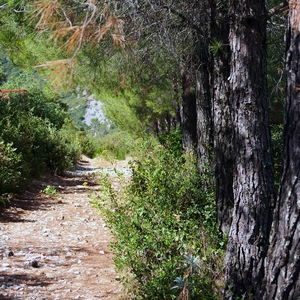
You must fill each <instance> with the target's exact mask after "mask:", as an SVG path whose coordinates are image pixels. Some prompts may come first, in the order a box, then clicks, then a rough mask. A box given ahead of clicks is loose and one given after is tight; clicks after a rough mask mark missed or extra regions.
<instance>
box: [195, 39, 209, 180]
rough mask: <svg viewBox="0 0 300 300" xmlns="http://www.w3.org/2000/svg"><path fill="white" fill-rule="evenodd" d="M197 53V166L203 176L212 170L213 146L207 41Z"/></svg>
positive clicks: (198, 46) (203, 42) (200, 45)
mask: <svg viewBox="0 0 300 300" xmlns="http://www.w3.org/2000/svg"><path fill="white" fill-rule="evenodd" d="M197 53H198V61H199V62H200V65H199V67H198V68H197V71H196V109H197V165H198V169H199V171H200V173H202V174H203V173H206V172H207V168H210V165H211V154H212V145H213V139H212V131H213V130H212V115H211V93H210V80H209V71H208V70H209V69H208V68H209V54H208V46H207V43H206V41H205V40H202V41H201V44H200V43H199V44H198V45H197Z"/></svg>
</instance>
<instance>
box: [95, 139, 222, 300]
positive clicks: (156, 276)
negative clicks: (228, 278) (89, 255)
mask: <svg viewBox="0 0 300 300" xmlns="http://www.w3.org/2000/svg"><path fill="white" fill-rule="evenodd" d="M131 170H132V174H133V175H132V179H131V180H130V181H129V182H128V181H127V182H125V181H124V182H123V184H122V187H123V188H122V189H121V190H120V184H118V185H117V186H116V184H115V183H114V184H112V182H111V179H110V178H109V177H108V176H104V177H103V178H101V180H100V184H101V187H102V191H101V193H100V194H99V195H98V196H97V197H95V199H94V200H93V203H94V205H95V206H96V207H97V208H98V209H99V210H100V212H101V214H102V215H103V216H104V218H105V220H106V222H107V224H108V225H109V226H110V228H111V229H112V233H113V235H114V236H115V238H116V242H115V243H112V245H111V246H112V250H113V252H114V254H115V264H116V267H117V268H118V270H119V271H120V272H121V273H122V274H125V275H124V276H122V278H121V281H122V283H123V284H124V286H125V287H126V288H127V295H131V298H134V299H152V300H153V299H160V300H161V299H176V298H178V299H217V298H218V286H217V284H216V282H220V277H221V275H220V274H221V273H222V272H221V267H222V260H223V250H224V241H223V240H222V239H221V238H220V236H219V234H218V230H217V225H216V223H215V219H216V218H215V204H214V195H213V187H211V190H204V189H203V188H202V186H203V184H202V182H204V181H206V180H207V177H206V176H209V175H203V176H202V177H201V176H200V175H199V173H198V171H197V168H196V161H195V157H194V156H193V155H187V154H183V153H182V152H180V153H179V152H178V151H170V149H168V148H166V147H164V146H161V145H160V144H158V143H157V142H155V141H154V140H150V141H147V142H144V144H143V145H142V147H141V148H140V155H139V156H138V157H137V158H135V159H134V160H133V161H132V162H131ZM114 182H115V181H114ZM195 257H197V260H195V259H193V258H195ZM189 258H191V259H192V260H189ZM191 261H192V262H193V263H195V264H196V263H197V266H198V267H197V268H196V269H197V272H194V269H191ZM187 265H188V267H187ZM192 270H193V272H192ZM179 283H181V284H182V285H180V284H179Z"/></svg>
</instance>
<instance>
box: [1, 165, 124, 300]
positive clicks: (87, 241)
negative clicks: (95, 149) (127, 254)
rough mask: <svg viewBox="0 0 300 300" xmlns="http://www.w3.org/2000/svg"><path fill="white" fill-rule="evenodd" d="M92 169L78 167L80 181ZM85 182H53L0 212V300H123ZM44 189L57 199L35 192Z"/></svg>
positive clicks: (75, 179)
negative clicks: (51, 188)
mask: <svg viewBox="0 0 300 300" xmlns="http://www.w3.org/2000/svg"><path fill="white" fill-rule="evenodd" d="M91 163H92V161H82V162H81V166H80V167H79V168H78V169H79V170H80V172H81V175H83V174H84V172H85V171H88V170H89V169H90V168H91V167H92V165H91ZM93 163H94V162H93ZM94 167H95V165H94ZM73 175H74V174H73ZM75 175H76V173H75ZM85 181H88V180H86V179H84V178H81V177H72V178H67V177H59V176H51V177H50V178H48V181H46V182H36V183H35V184H34V186H33V187H32V188H31V190H30V191H28V192H26V193H24V194H23V195H22V196H20V197H18V198H17V199H15V200H14V201H13V202H12V203H11V207H9V208H6V209H4V210H2V211H0V299H1V300H2V299H3V300H5V299H22V300H23V299H25V300H27V299H28V300H68V299H72V300H73V299H84V300H89V299H90V300H92V299H120V298H121V297H120V291H121V286H120V284H119V282H118V281H117V280H116V279H118V277H117V276H118V275H117V274H116V272H115V270H114V265H113V262H112V259H113V255H112V253H111V252H110V250H109V248H108V244H109V242H110V241H111V240H112V238H111V235H110V231H109V229H108V228H107V227H106V225H105V223H104V221H103V220H102V218H101V217H100V216H99V215H98V214H97V212H96V211H95V210H94V209H93V208H92V207H91V204H90V203H89V201H90V197H89V195H90V194H92V193H94V192H95V191H96V190H97V189H98V186H97V185H96V183H94V182H92V181H88V185H86V184H84V182H85ZM47 185H51V186H55V188H56V190H57V193H58V194H57V196H55V197H50V196H47V195H45V194H43V193H40V192H39V191H41V190H43V189H44V188H45V187H46V186H47Z"/></svg>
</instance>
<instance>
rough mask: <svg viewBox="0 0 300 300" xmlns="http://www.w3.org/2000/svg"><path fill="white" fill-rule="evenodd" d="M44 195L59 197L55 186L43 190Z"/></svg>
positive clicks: (48, 186)
mask: <svg viewBox="0 0 300 300" xmlns="http://www.w3.org/2000/svg"><path fill="white" fill-rule="evenodd" d="M43 193H44V194H46V195H48V196H56V195H57V191H56V188H55V187H54V186H51V185H47V186H46V187H45V188H44V189H43Z"/></svg>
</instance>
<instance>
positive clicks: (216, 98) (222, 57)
mask: <svg viewBox="0 0 300 300" xmlns="http://www.w3.org/2000/svg"><path fill="white" fill-rule="evenodd" d="M210 27H211V55H212V58H211V59H212V68H211V70H212V71H211V75H210V76H211V85H212V98H213V100H212V118H213V138H214V157H215V181H216V205H217V218H218V224H219V227H220V229H221V231H222V232H223V233H225V234H228V233H229V229H230V224H231V220H232V218H231V215H232V208H233V189H232V184H233V155H232V153H233V152H232V150H233V149H232V121H231V104H230V97H229V81H228V77H229V75H230V65H229V62H230V47H229V40H228V36H229V18H228V8H227V7H226V6H224V7H221V8H218V7H217V1H211V26H210Z"/></svg>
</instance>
